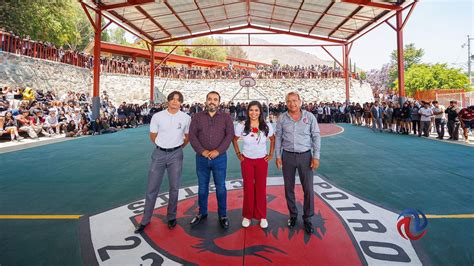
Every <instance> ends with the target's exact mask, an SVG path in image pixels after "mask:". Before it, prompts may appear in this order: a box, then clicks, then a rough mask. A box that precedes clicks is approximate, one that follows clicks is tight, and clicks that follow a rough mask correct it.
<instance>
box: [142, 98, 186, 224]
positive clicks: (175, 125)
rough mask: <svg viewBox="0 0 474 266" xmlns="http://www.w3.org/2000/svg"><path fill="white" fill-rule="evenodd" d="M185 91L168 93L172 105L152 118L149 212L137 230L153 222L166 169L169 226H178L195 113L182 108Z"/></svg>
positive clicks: (146, 212) (169, 102)
mask: <svg viewBox="0 0 474 266" xmlns="http://www.w3.org/2000/svg"><path fill="white" fill-rule="evenodd" d="M182 103H183V95H182V94H181V93H180V92H179V91H173V92H171V93H170V94H169V95H168V108H167V109H166V110H163V111H161V112H158V113H156V114H154V115H153V117H152V119H151V122H150V139H151V141H152V142H153V143H154V144H155V145H156V149H155V150H154V151H153V154H152V156H151V159H152V162H151V165H150V170H149V172H148V188H147V192H146V197H145V213H144V214H143V218H142V221H141V222H140V224H139V225H138V226H137V228H136V230H135V233H141V232H143V230H144V229H145V227H146V226H147V225H148V224H149V223H150V221H151V217H152V215H153V209H154V208H155V202H156V198H157V196H158V192H159V191H160V186H161V182H162V181H163V177H164V173H165V170H166V171H167V172H168V179H169V184H170V185H169V187H170V189H169V202H168V215H167V219H168V227H169V228H170V229H172V228H174V227H175V226H176V211H177V206H178V191H179V183H180V181H181V172H182V170H183V148H184V147H185V146H186V144H188V142H189V140H188V133H189V124H190V123H191V117H190V116H189V115H187V114H185V113H183V112H182V111H180V108H181V104H182Z"/></svg>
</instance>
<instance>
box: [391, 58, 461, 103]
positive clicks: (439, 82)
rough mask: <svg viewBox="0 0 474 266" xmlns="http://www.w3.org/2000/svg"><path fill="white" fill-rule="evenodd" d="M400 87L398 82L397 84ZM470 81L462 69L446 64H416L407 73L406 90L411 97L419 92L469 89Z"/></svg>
mask: <svg viewBox="0 0 474 266" xmlns="http://www.w3.org/2000/svg"><path fill="white" fill-rule="evenodd" d="M395 83H396V85H398V81H396V82H395ZM468 83H469V79H468V77H467V76H466V75H464V74H463V73H462V70H461V69H456V68H449V67H448V66H447V65H446V64H435V65H429V64H416V65H412V66H411V67H410V68H409V69H408V71H407V72H406V73H405V89H406V92H407V94H408V95H409V96H412V95H414V94H415V92H416V91H417V90H420V91H425V90H432V89H467V88H468Z"/></svg>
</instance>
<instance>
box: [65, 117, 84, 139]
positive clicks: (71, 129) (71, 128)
mask: <svg viewBox="0 0 474 266" xmlns="http://www.w3.org/2000/svg"><path fill="white" fill-rule="evenodd" d="M80 135H81V131H80V130H79V129H77V127H76V124H75V123H74V120H69V122H68V123H67V125H66V137H69V138H74V137H79V136H80Z"/></svg>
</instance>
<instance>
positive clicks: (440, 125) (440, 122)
mask: <svg viewBox="0 0 474 266" xmlns="http://www.w3.org/2000/svg"><path fill="white" fill-rule="evenodd" d="M433 105H434V106H433V109H432V110H433V114H434V116H435V127H436V132H437V133H438V137H437V138H438V139H443V138H444V126H445V125H446V119H445V115H444V111H446V108H445V107H444V106H443V105H440V104H439V103H438V101H433Z"/></svg>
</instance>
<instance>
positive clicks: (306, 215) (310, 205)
mask: <svg viewBox="0 0 474 266" xmlns="http://www.w3.org/2000/svg"><path fill="white" fill-rule="evenodd" d="M311 159H312V158H311V152H310V151H308V152H305V153H302V154H297V153H290V152H287V151H283V153H282V156H281V160H282V163H283V180H284V183H285V198H286V203H287V206H288V211H289V212H290V217H297V216H298V209H297V207H296V199H295V179H296V177H295V174H296V170H298V175H299V176H300V182H301V186H302V187H303V193H304V203H303V220H309V219H311V217H312V216H313V215H314V188H313V170H312V169H311V167H310V165H311Z"/></svg>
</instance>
